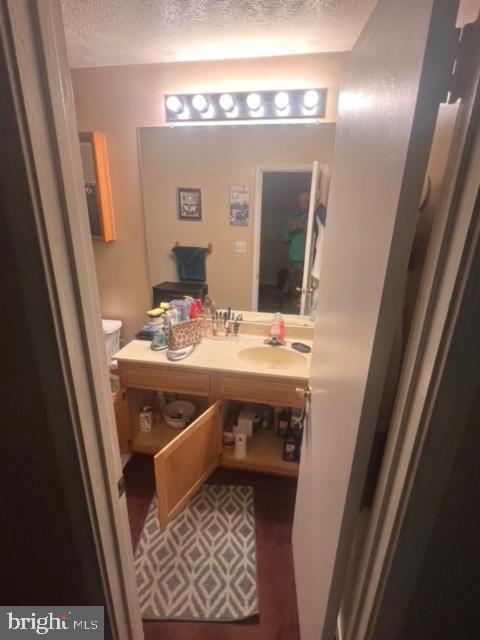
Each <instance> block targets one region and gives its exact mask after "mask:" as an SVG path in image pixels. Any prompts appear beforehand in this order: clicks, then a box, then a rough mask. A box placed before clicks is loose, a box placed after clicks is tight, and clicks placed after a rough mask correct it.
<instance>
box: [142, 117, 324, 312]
mask: <svg viewBox="0 0 480 640" xmlns="http://www.w3.org/2000/svg"><path fill="white" fill-rule="evenodd" d="M334 133H335V125H333V124H322V125H286V124H284V125H263V126H261V125H256V126H228V127H188V128H185V127H181V128H176V129H171V128H169V127H156V128H147V129H141V130H140V156H141V159H140V163H141V171H142V180H143V193H144V207H145V218H146V233H147V254H148V263H149V271H150V281H151V284H157V283H159V282H162V281H164V280H174V281H175V280H177V274H176V263H175V260H174V258H173V256H172V254H171V249H172V247H173V246H174V245H175V242H176V241H178V242H180V244H181V245H189V246H207V245H208V243H209V242H211V243H212V244H213V253H212V255H211V256H208V257H207V281H208V286H209V292H210V294H211V295H212V297H213V298H214V300H215V302H216V303H217V305H218V306H221V307H225V306H232V307H234V308H236V309H250V308H251V300H252V281H253V218H254V215H253V214H254V200H255V168H256V165H257V164H275V165H282V164H283V165H286V164H311V163H312V162H313V161H314V160H319V161H320V163H321V164H330V162H331V157H332V150H333V139H334ZM232 184H246V185H248V186H249V188H250V220H249V224H248V227H233V226H231V225H230V223H229V190H230V186H231V185H232ZM177 187H194V188H201V189H202V209H203V221H202V222H184V221H179V220H178V218H177V203H176V189H177ZM292 215H293V211H292ZM237 240H243V241H245V242H246V253H245V254H236V253H235V251H234V245H235V241H237ZM278 249H279V251H281V250H282V246H280V247H279V248H278Z"/></svg>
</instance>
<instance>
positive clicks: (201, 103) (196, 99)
mask: <svg viewBox="0 0 480 640" xmlns="http://www.w3.org/2000/svg"><path fill="white" fill-rule="evenodd" d="M192 104H193V106H194V107H195V109H196V110H197V111H200V113H205V111H207V110H208V100H207V99H206V97H205V96H204V95H202V94H201V93H197V95H196V96H193V98H192Z"/></svg>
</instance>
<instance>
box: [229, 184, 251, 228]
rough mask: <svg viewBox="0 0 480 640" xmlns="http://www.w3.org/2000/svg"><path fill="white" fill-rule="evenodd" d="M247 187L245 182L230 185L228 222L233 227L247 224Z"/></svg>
mask: <svg viewBox="0 0 480 640" xmlns="http://www.w3.org/2000/svg"><path fill="white" fill-rule="evenodd" d="M249 204H250V203H249V189H248V186H247V185H246V184H235V185H232V186H231V187H230V224H231V225H232V226H233V227H247V226H248V209H249Z"/></svg>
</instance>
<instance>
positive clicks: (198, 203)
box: [177, 187, 202, 222]
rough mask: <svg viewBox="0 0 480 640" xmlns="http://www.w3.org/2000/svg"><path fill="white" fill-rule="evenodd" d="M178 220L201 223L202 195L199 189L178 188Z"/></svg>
mask: <svg viewBox="0 0 480 640" xmlns="http://www.w3.org/2000/svg"><path fill="white" fill-rule="evenodd" d="M177 195H178V219H179V220H191V221H195V222H201V220H202V193H201V189H187V188H185V187H178V189H177Z"/></svg>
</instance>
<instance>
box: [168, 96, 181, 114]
mask: <svg viewBox="0 0 480 640" xmlns="http://www.w3.org/2000/svg"><path fill="white" fill-rule="evenodd" d="M167 109H168V110H169V111H171V112H172V113H181V112H182V111H183V109H184V104H183V102H182V101H181V100H180V98H178V97H177V96H168V98H167Z"/></svg>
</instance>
